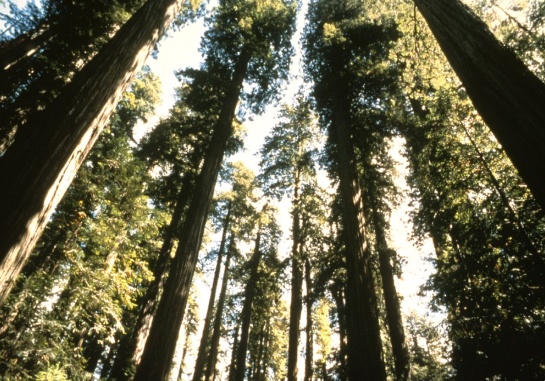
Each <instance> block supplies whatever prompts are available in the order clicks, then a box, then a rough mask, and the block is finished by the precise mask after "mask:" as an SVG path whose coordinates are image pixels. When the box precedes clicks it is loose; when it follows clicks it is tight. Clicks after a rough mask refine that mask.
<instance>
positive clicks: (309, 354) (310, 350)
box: [305, 258, 314, 381]
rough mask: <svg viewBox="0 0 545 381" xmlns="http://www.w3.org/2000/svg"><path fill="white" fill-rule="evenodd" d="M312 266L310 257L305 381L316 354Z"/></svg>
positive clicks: (306, 276) (311, 370)
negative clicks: (313, 324)
mask: <svg viewBox="0 0 545 381" xmlns="http://www.w3.org/2000/svg"><path fill="white" fill-rule="evenodd" d="M310 271H311V267H310V261H309V259H308V258H306V260H305V284H306V285H307V329H306V331H307V332H306V333H307V345H306V356H305V381H311V380H312V376H313V365H314V364H313V363H314V361H313V354H314V337H313V336H314V331H313V329H312V305H313V304H314V298H313V297H312V278H311V274H310Z"/></svg>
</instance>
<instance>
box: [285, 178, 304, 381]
mask: <svg viewBox="0 0 545 381" xmlns="http://www.w3.org/2000/svg"><path fill="white" fill-rule="evenodd" d="M299 178H300V169H299V168H298V169H297V172H296V176H295V185H294V190H293V229H292V235H293V245H292V249H291V304H290V331H289V332H290V333H289V346H288V381H297V373H298V369H297V360H298V358H299V350H298V349H299V336H300V332H299V324H300V322H301V311H302V309H303V274H302V269H301V253H300V252H299V251H300V248H301V245H300V242H299V241H300V230H301V227H300V218H299Z"/></svg>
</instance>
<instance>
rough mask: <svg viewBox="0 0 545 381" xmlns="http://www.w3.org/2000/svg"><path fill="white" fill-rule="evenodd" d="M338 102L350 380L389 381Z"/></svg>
mask: <svg viewBox="0 0 545 381" xmlns="http://www.w3.org/2000/svg"><path fill="white" fill-rule="evenodd" d="M341 99H342V98H338V99H337V102H336V105H335V109H334V113H333V118H334V119H333V126H332V127H333V129H334V134H333V136H334V139H336V141H335V143H336V148H337V160H338V162H337V164H338V168H339V177H340V190H341V197H342V212H343V221H344V226H343V227H344V232H345V234H344V237H345V243H346V270H347V289H346V309H347V316H346V317H347V331H348V332H347V333H348V377H349V379H350V380H351V381H358V380H376V381H380V380H386V369H385V366H384V360H383V355H382V342H381V339H380V328H379V321H378V305H377V299H376V294H375V284H374V280H373V274H372V269H371V258H370V256H369V251H368V247H367V240H366V237H365V227H364V217H363V200H362V192H361V189H360V186H359V183H358V177H357V172H356V163H355V154H354V148H353V145H352V141H351V138H350V131H349V130H348V126H347V125H346V122H345V115H347V114H348V113H347V112H345V111H343V110H344V108H345V106H344V105H343V104H342V103H341V102H342V100H341Z"/></svg>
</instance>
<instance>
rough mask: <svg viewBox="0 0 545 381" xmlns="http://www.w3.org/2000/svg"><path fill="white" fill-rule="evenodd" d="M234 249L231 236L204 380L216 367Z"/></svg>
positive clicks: (233, 240) (209, 377)
mask: <svg viewBox="0 0 545 381" xmlns="http://www.w3.org/2000/svg"><path fill="white" fill-rule="evenodd" d="M234 250H235V239H234V237H231V242H230V243H229V248H228V249H227V258H226V259H225V270H224V271H223V280H222V283H221V291H220V297H219V300H218V306H217V308H216V316H215V317H214V327H213V328H212V337H211V339H210V353H209V354H208V362H207V364H206V373H205V376H204V380H205V381H213V380H214V370H215V369H216V361H217V359H218V349H219V343H220V337H221V318H222V316H223V307H224V306H225V298H226V296H227V284H228V282H229V266H230V265H231V257H232V256H233V252H234Z"/></svg>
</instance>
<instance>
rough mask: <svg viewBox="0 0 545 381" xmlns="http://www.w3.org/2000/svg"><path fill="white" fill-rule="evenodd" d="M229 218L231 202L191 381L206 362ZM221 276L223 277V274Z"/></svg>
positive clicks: (195, 380)
mask: <svg viewBox="0 0 545 381" xmlns="http://www.w3.org/2000/svg"><path fill="white" fill-rule="evenodd" d="M230 219H231V202H229V205H228V206H227V215H226V216H225V219H224V221H223V233H222V235H221V243H220V249H219V252H218V262H217V264H216V271H215V273H214V280H213V282H212V289H211V290H210V300H209V301H208V310H207V311H206V318H205V319H204V327H203V330H202V337H201V343H200V345H199V353H198V355H197V361H196V362H195V372H194V373H193V381H200V380H201V378H202V375H203V371H204V363H205V362H206V352H207V351H206V349H207V344H208V336H209V333H210V322H211V320H212V314H213V313H214V301H215V300H216V289H217V288H218V281H219V277H220V271H221V260H222V258H223V252H224V251H225V242H226V240H227V230H228V229H229V220H230ZM228 255H229V254H228ZM223 278H224V279H225V276H224V277H223ZM222 291H223V289H222ZM210 350H212V348H210ZM207 373H208V372H207Z"/></svg>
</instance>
